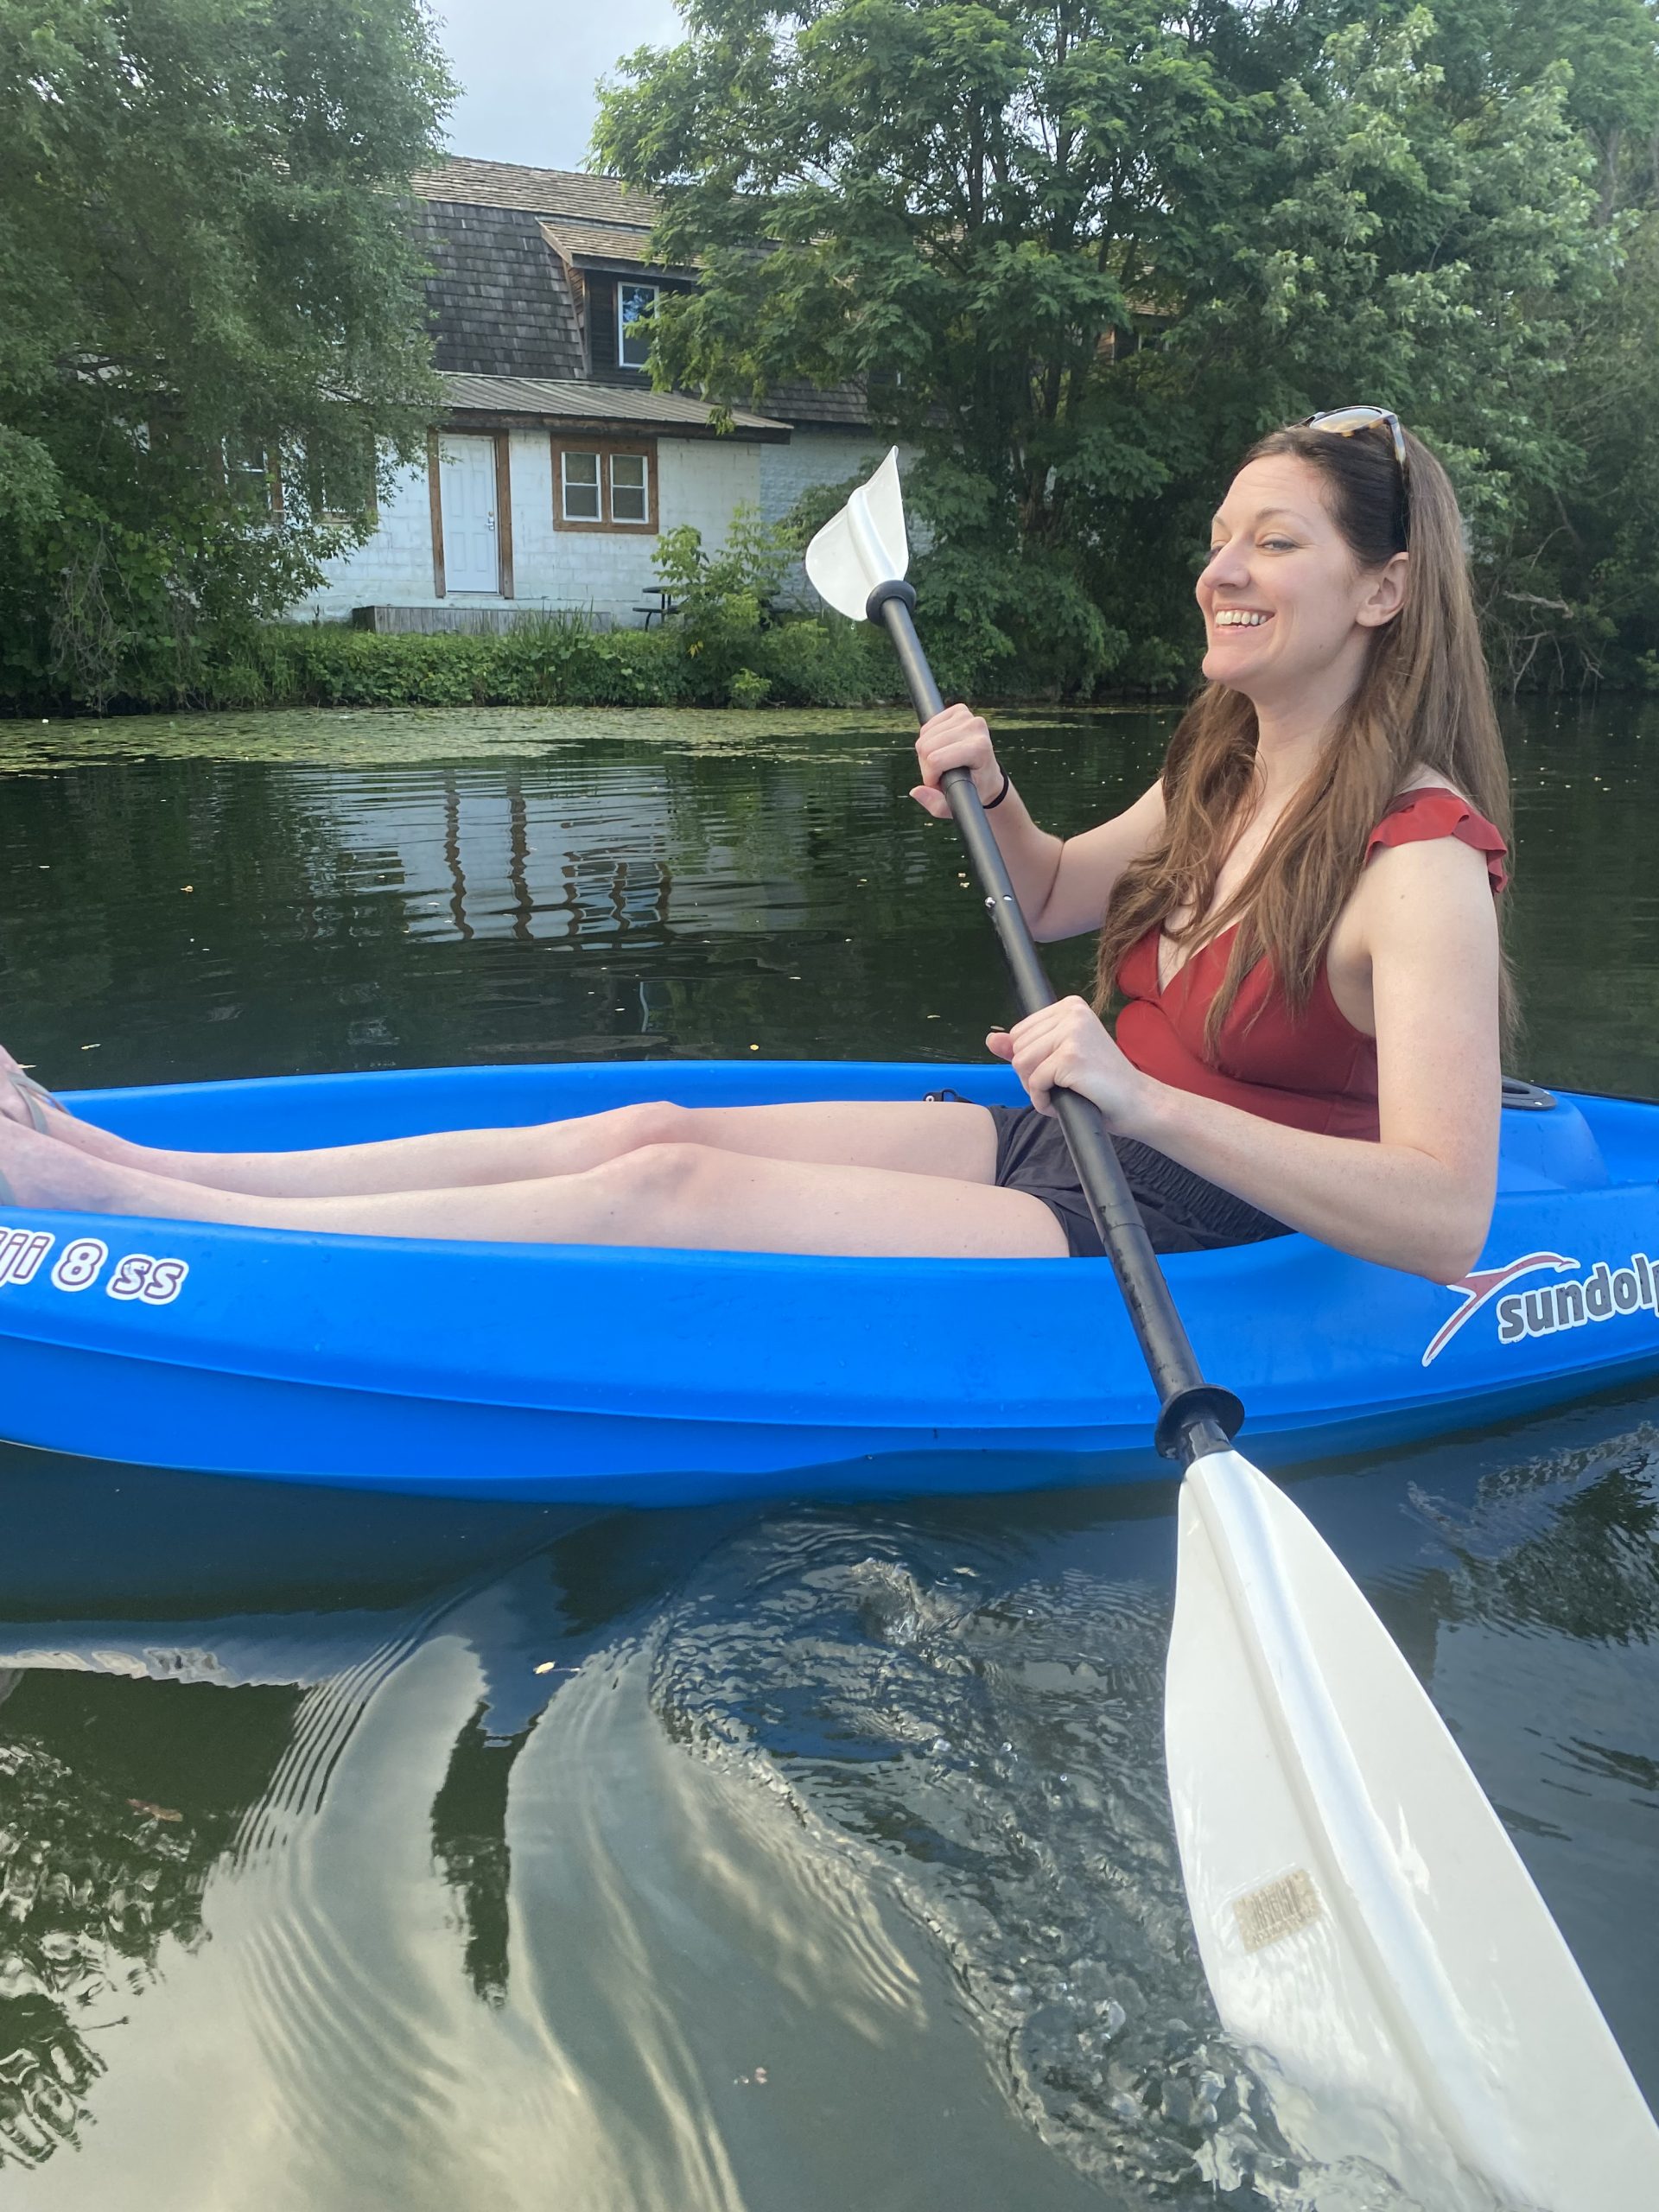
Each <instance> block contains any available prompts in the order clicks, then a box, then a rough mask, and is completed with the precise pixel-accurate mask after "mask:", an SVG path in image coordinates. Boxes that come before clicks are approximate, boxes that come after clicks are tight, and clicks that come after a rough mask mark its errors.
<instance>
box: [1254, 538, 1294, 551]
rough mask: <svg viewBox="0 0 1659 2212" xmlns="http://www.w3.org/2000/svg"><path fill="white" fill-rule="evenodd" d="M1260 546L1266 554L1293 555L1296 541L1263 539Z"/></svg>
mask: <svg viewBox="0 0 1659 2212" xmlns="http://www.w3.org/2000/svg"><path fill="white" fill-rule="evenodd" d="M1262 548H1263V550H1265V551H1267V552H1268V553H1294V551H1295V550H1296V541H1295V539H1294V537H1264V538H1263V539H1262Z"/></svg>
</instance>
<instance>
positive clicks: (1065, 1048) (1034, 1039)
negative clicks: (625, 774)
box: [985, 998, 1154, 1136]
mask: <svg viewBox="0 0 1659 2212" xmlns="http://www.w3.org/2000/svg"><path fill="white" fill-rule="evenodd" d="M985 1042H986V1044H987V1045H988V1047H989V1048H990V1050H991V1051H992V1052H994V1053H995V1055H996V1058H998V1059H999V1060H1007V1062H1008V1063H1009V1065H1011V1066H1012V1067H1013V1069H1014V1073H1015V1074H1016V1075H1017V1076H1018V1077H1019V1078H1020V1082H1021V1083H1023V1084H1025V1086H1026V1090H1027V1093H1028V1095H1029V1096H1030V1099H1031V1103H1032V1104H1033V1106H1034V1107H1035V1108H1036V1109H1037V1111H1038V1112H1039V1114H1049V1113H1052V1111H1053V1107H1052V1103H1051V1093H1052V1092H1053V1091H1054V1090H1075V1091H1077V1092H1080V1093H1081V1095H1082V1096H1084V1098H1087V1099H1088V1100H1090V1103H1092V1104H1094V1105H1096V1106H1097V1107H1098V1108H1099V1109H1100V1111H1101V1115H1102V1116H1103V1119H1104V1121H1105V1123H1106V1126H1107V1128H1109V1130H1110V1131H1111V1132H1112V1134H1113V1135H1115V1136H1128V1135H1132V1134H1133V1133H1134V1130H1135V1126H1136V1124H1137V1123H1138V1122H1140V1121H1141V1119H1142V1117H1143V1116H1144V1114H1145V1110H1146V1108H1147V1103H1148V1098H1149V1094H1150V1093H1151V1091H1152V1090H1153V1089H1154V1084H1153V1083H1152V1080H1151V1078H1150V1077H1147V1076H1144V1075H1142V1074H1141V1071H1140V1069H1139V1068H1137V1067H1135V1065H1133V1064H1132V1063H1131V1062H1130V1061H1128V1060H1126V1059H1125V1058H1124V1057H1123V1055H1122V1052H1119V1050H1118V1049H1117V1046H1116V1043H1115V1042H1114V1041H1113V1039H1112V1037H1111V1035H1110V1033H1109V1031H1108V1030H1107V1028H1106V1027H1105V1025H1104V1023H1103V1021H1102V1020H1101V1019H1100V1017H1099V1015H1098V1014H1096V1012H1095V1010H1094V1008H1093V1007H1091V1006H1090V1004H1089V1002H1088V1001H1087V1000H1086V999H1079V998H1070V999H1059V1000H1058V1001H1056V1002H1055V1004H1054V1005H1052V1006H1046V1007H1043V1008H1042V1009H1041V1011H1040V1012H1039V1013H1037V1014H1027V1016H1026V1018H1025V1020H1023V1021H1021V1022H1018V1023H1016V1024H1015V1026H1014V1028H1012V1029H994V1030H992V1032H991V1033H990V1035H989V1036H988V1038H987V1039H985Z"/></svg>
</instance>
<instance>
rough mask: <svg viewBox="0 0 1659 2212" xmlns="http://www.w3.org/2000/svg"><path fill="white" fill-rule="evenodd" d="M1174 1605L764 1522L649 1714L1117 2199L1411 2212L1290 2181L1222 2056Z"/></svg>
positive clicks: (908, 1537) (1394, 2196)
mask: <svg viewBox="0 0 1659 2212" xmlns="http://www.w3.org/2000/svg"><path fill="white" fill-rule="evenodd" d="M873 1535H874V1537H875V1541H874V1542H873V1541H872V1538H873ZM1168 1607H1169V1592H1168V1589H1167V1586H1166V1584H1165V1583H1164V1582H1163V1581H1162V1580H1157V1579H1154V1580H1147V1581H1137V1580H1117V1579H1115V1578H1114V1577H1113V1576H1112V1575H1110V1574H1109V1573H1105V1572H1103V1571H1096V1570H1094V1569H1092V1568H1085V1567H1071V1568H1069V1569H1066V1570H1065V1571H1063V1572H1061V1573H1058V1574H1054V1575H1051V1574H1049V1573H1046V1572H1044V1571H1043V1569H1042V1568H1041V1567H1040V1566H1038V1565H1036V1563H1034V1562H1033V1561H1031V1560H1027V1559H1022V1558H1021V1556H1020V1548H1019V1546H1018V1545H1017V1544H1013V1545H1010V1544H1007V1543H1001V1544H998V1543H992V1544H990V1545H988V1546H987V1547H985V1548H983V1549H981V1550H979V1551H975V1550H973V1549H971V1548H965V1547H964V1546H963V1543H962V1541H961V1540H960V1535H959V1533H958V1534H957V1536H955V1537H954V1538H953V1539H952V1540H950V1541H948V1542H945V1541H940V1540H939V1539H938V1537H936V1536H934V1535H931V1534H930V1533H929V1532H928V1530H927V1529H925V1527H918V1526H916V1525H913V1524H908V1523H906V1522H899V1521H897V1520H895V1521H893V1522H888V1523H887V1524H886V1526H885V1527H882V1526H880V1524H877V1525H876V1526H875V1527H874V1529H873V1526H872V1522H871V1521H870V1519H869V1518H868V1517H863V1518H859V1519H854V1518H850V1517H849V1518H842V1517H840V1516H835V1515H833V1514H819V1513H814V1514H809V1515H803V1516H800V1517H799V1518H798V1519H796V1520H794V1521H791V1522H779V1521H777V1520H773V1521H770V1522H766V1523H764V1524H762V1525H761V1526H760V1527H759V1528H757V1529H754V1530H753V1531H751V1532H749V1533H747V1535H744V1536H741V1537H740V1538H739V1539H738V1540H736V1541H735V1542H734V1543H733V1544H732V1545H730V1546H728V1548H726V1549H725V1550H723V1551H722V1552H721V1553H720V1554H717V1555H716V1556H715V1558H714V1559H712V1560H709V1562H708V1564H707V1567H706V1569H705V1571H704V1573H702V1575H700V1576H699V1577H698V1578H696V1580H695V1581H694V1582H692V1583H691V1584H690V1586H688V1587H687V1588H686V1590H685V1591H684V1592H683V1594H682V1596H681V1598H680V1599H679V1601H678V1603H677V1605H675V1607H674V1608H673V1610H672V1611H671V1613H670V1614H669V1615H668V1617H667V1618H665V1619H664V1622H663V1624H662V1626H661V1629H660V1631H659V1634H658V1640H657V1648H656V1654H655V1660H654V1665H653V1672H652V1702H653V1705H654V1707H655V1708H656V1711H657V1713H658V1717H659V1719H660V1720H661V1723H662V1725H663V1726H664V1729H665V1731H667V1732H668V1733H669V1734H670V1735H671V1737H672V1738H676V1739H677V1740H679V1741H682V1742H683V1743H684V1744H685V1745H687V1746H688V1747H690V1748H691V1749H694V1750H695V1751H697V1752H698V1753H699V1754H700V1755H702V1756H703V1757H706V1758H712V1759H715V1760H717V1761H722V1762H734V1763H735V1764H738V1765H739V1766H740V1767H741V1768H743V1769H746V1770H748V1771H749V1772H751V1773H752V1774H753V1776H754V1777H755V1778H756V1779H757V1780H758V1781H759V1782H760V1783H761V1784H762V1785H763V1786H765V1787H766V1788H768V1789H773V1790H781V1791H782V1792H784V1793H785V1796H786V1797H787V1798H788V1800H789V1802H791V1805H792V1806H793V1807H794V1808H795V1809H796V1811H797V1814H798V1817H799V1818H800V1819H801V1821H803V1822H804V1823H805V1824H807V1825H808V1826H809V1827H810V1830H811V1832H812V1833H813V1834H814V1835H815V1836H817V1837H820V1838H824V1837H827V1838H831V1839H833V1840H835V1843H836V1847H837V1848H839V1849H840V1850H841V1851H842V1852H843V1853H848V1854H850V1855H851V1856H852V1857H853V1858H854V1859H855V1860H856V1862H857V1864H858V1865H859V1866H860V1867H861V1870H862V1872H863V1874H864V1877H865V1878H867V1879H868V1880H870V1881H873V1882H874V1883H875V1884H876V1885H879V1886H880V1888H881V1889H882V1890H884V1891H887V1892H888V1893H890V1894H891V1895H893V1896H894V1897H896V1898H898V1899H899V1901H900V1902H901V1903H902V1905H903V1908H904V1910H906V1913H907V1914H908V1915H910V1916H912V1919H913V1920H914V1921H915V1922H917V1923H919V1924H920V1925H922V1926H923V1927H925V1929H927V1930H928V1931H929V1932H930V1934H931V1936H932V1938H933V1940H934V1941H935V1942H937V1943H938V1945H939V1946H940V1947H941V1948H942V1949H943V1951H944V1955H945V1957H946V1959H947V1961H948V1963H949V1968H950V1974H952V1976H953V1977H954V1980H955V1982H956V1985H957V1989H958V1991H959V1993H960V2001H961V2004H962V2005H963V2010H964V2012H966V2014H967V2016H968V2017H969V2019H970V2020H971V2022H972V2024H973V2025H974V2027H975V2029H976V2032H977V2034H978V2036H979V2037H980V2039H981V2043H982V2048H983V2051H984V2056H985V2059H986V2063H988V2066H989V2067H990V2068H991V2069H993V2071H994V2073H995V2077H996V2078H997V2080H998V2081H999V2082H1000V2084H1001V2089H1002V2092H1003V2094H1004V2095H1005V2096H1006V2098H1007V2101H1008V2102H1009V2103H1010V2105H1011V2106H1012V2107H1014V2110H1015V2111H1016V2112H1017V2113H1018V2114H1019V2115H1020V2118H1021V2120H1023V2121H1025V2122H1026V2123H1027V2125H1028V2126H1030V2127H1031V2128H1032V2129H1033V2130H1034V2131H1035V2132H1036V2133H1038V2134H1039V2136H1040V2137H1041V2139H1043V2140H1044V2141H1045V2142H1046V2143H1048V2144H1049V2145H1052V2147H1053V2148H1054V2149H1055V2150H1057V2151H1058V2152H1061V2153H1062V2154H1063V2155H1064V2157H1065V2158H1066V2159H1067V2160H1068V2161H1069V2162H1071V2164H1073V2165H1074V2166H1075V2167H1076V2168H1077V2169H1078V2170H1079V2171H1081V2172H1082V2173H1083V2174H1084V2175H1086V2176H1087V2177H1089V2178H1090V2180H1092V2181H1094V2182H1096V2183H1101V2184H1104V2185H1107V2186H1109V2188H1110V2189H1111V2190H1112V2192H1113V2194H1112V2200H1111V2201H1113V2202H1122V2203H1124V2204H1126V2205H1128V2204H1131V2203H1133V2204H1136V2205H1139V2204H1143V2203H1148V2202H1154V2201H1155V2202H1172V2203H1175V2202H1192V2203H1194V2204H1198V2203H1201V2202H1202V2203H1214V2202H1217V2192H1219V2197H1220V2201H1222V2202H1230V2203H1235V2204H1239V2205H1243V2204H1256V2205H1264V2206H1266V2205H1272V2206H1281V2207H1285V2208H1291V2207H1294V2206H1303V2205H1309V2206H1311V2205H1312V2204H1313V2203H1314V2202H1317V2203H1318V2204H1319V2207H1320V2208H1321V2212H1345V2208H1352V2212H1361V2208H1364V2209H1365V2212H1408V2207H1409V2206H1410V2205H1411V2204H1412V2202H1414V2200H1413V2199H1411V2198H1410V2197H1408V2196H1407V2195H1405V2194H1404V2193H1403V2192H1402V2191H1401V2190H1398V2189H1396V2188H1395V2186H1394V2185H1393V2184H1392V2183H1390V2182H1389V2181H1388V2180H1387V2179H1386V2178H1385V2177H1383V2176H1381V2175H1380V2174H1378V2173H1376V2171H1375V2170H1373V2169H1369V2168H1368V2169H1365V2170H1363V2171H1361V2170H1360V2169H1359V2168H1358V2167H1357V2166H1356V2167H1355V2168H1354V2169H1353V2170H1352V2171H1344V2172H1340V2173H1339V2172H1337V2171H1332V2170H1330V2169H1322V2170H1320V2171H1319V2174H1318V2175H1317V2176H1315V2175H1314V2174H1313V2172H1312V2171H1310V2170H1309V2169H1307V2168H1306V2167H1304V2166H1303V2165H1301V2164H1300V2162H1299V2161H1298V2159H1297V2158H1295V2157H1294V2155H1293V2154H1292V2152H1291V2150H1290V2148H1289V2146H1288V2145H1287V2142H1286V2141H1285V2139H1284V2138H1283V2137H1282V2135H1281V2133H1280V2132H1279V2129H1278V2127H1277V2126H1276V2125H1275V2122H1274V2117H1273V2113H1272V2110H1271V2107H1270V2104H1269V2101H1268V2097H1267V2095H1266V2094H1265V2092H1264V2089H1263V2087H1262V2083H1261V2082H1260V2080H1259V2079H1258V2078H1257V2076H1256V2075H1255V2074H1254V2073H1253V2072H1252V2070H1251V2069H1250V2068H1249V2065H1248V2064H1247V2063H1245V2062H1244V2060H1243V2057H1242V2055H1241V2054H1240V2053H1239V2052H1238V2051H1237V2050H1236V2049H1235V2048H1233V2047H1232V2046H1231V2045H1230V2044H1229V2042H1228V2041H1227V2039H1226V2037H1224V2036H1223V2035H1222V2034H1221V2033H1220V2031H1219V2030H1218V2028H1217V2023H1216V2021H1215V2018H1214V2014H1213V2012H1212V2010H1211V2005H1210V2001H1209V1998H1208V1995H1207V1993H1206V1990H1205V1984H1204V1980H1203V1975H1202V1971H1201V1969H1200V1967H1199V1965H1198V1958H1197V1955H1196V1952H1195V1950H1194V1948H1193V1945H1192V1935H1191V1928H1190V1923H1189V1922H1188V1919H1187V1915H1186V1909H1185V1900H1184V1892H1183V1889H1182V1884H1181V1877H1180V1871H1179V1861H1178V1859H1177V1855H1176V1850H1175V1841H1174V1835H1173V1827H1172V1825H1171V1821H1170V1815H1169V1809H1168V1800H1167V1795H1166V1783H1165V1777H1164V1766H1163V1752H1162V1740H1161V1730H1162V1681H1163V1656H1164V1649H1165V1645H1166V1641H1167V1637H1168ZM1310 2188H1316V2189H1317V2197H1315V2196H1310V2195H1309V2194H1308V2193H1307V2192H1308V2190H1310ZM1125 2190H1127V2191H1128V2192H1129V2193H1128V2194H1127V2195H1120V2194H1119V2192H1120V2191H1125Z"/></svg>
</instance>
